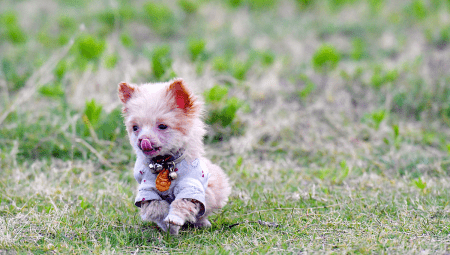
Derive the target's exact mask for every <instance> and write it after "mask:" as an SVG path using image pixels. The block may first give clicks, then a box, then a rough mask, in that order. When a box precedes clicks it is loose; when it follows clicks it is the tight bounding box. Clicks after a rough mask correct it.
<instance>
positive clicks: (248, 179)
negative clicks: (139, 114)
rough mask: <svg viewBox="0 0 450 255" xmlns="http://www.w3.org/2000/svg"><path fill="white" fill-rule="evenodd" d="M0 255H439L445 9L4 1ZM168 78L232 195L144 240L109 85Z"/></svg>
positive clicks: (326, 3) (381, 4)
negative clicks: (199, 124) (191, 107)
mask: <svg viewBox="0 0 450 255" xmlns="http://www.w3.org/2000/svg"><path fill="white" fill-rule="evenodd" d="M0 5H1V6H0V61H1V63H0V64H1V66H0V169H1V171H0V254H15V253H33V254H39V253H95V254H100V253H101V254H103V253H107V254H109V253H119V254H125V253H128V254H129V253H132V254H135V253H195V254H228V253H230V254H236V253H238V254H239V253H252V254H263V253H295V254H299V253H302V254H303V253H319V254H324V253H326V254H335V253H336V254H342V253H350V254H372V253H375V254H381V253H389V254H391V253H394V254H395V253H400V254H419V253H420V254H448V253H450V205H449V201H450V72H449V70H450V69H449V68H450V26H449V25H448V24H450V23H449V21H450V2H449V1H439V0H428V1H427V0H414V1H406V0H405V1H386V0H384V1H383V0H380V1H378V0H275V1H270V0H226V1H219V0H177V1H149V0H147V1H133V2H130V3H129V2H128V1H122V0H111V1H91V0H67V1H63V0H53V1H51V0H35V1H25V0H21V1H12V0H3V1H1V4H0ZM173 77H182V78H184V80H185V81H186V82H187V83H188V84H189V85H190V86H191V87H192V88H193V89H194V90H195V91H196V92H197V93H199V94H201V95H203V96H204V100H205V109H206V111H205V120H206V122H207V123H208V124H209V125H210V127H209V129H208V134H207V137H205V143H206V147H207V156H208V157H209V158H211V159H212V161H213V162H215V163H217V164H219V165H220V166H222V168H223V169H224V170H225V172H226V173H227V174H228V175H229V177H230V179H231V181H232V183H233V191H232V195H231V197H230V201H229V203H228V205H227V206H226V207H225V208H224V209H223V210H222V211H221V212H218V213H217V214H215V215H213V216H212V217H210V219H211V222H212V223H213V226H212V228H210V229H202V230H199V229H193V228H185V229H183V230H182V231H181V234H180V235H179V236H177V237H173V236H169V235H168V234H166V233H163V232H161V231H159V230H158V229H157V227H156V225H155V224H152V223H143V222H142V221H141V220H140V217H139V214H138V210H137V209H138V208H136V207H135V206H134V204H133V201H134V196H135V191H136V188H137V183H136V181H135V180H134V178H133V174H132V168H133V165H134V160H135V158H134V154H133V152H132V149H131V146H130V145H129V143H128V138H127V136H126V133H125V130H124V127H123V122H122V117H121V109H120V102H119V100H118V98H117V85H118V83H119V82H121V81H127V82H133V83H138V84H139V83H144V82H156V81H165V80H169V79H171V78H173Z"/></svg>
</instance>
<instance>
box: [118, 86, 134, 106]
mask: <svg viewBox="0 0 450 255" xmlns="http://www.w3.org/2000/svg"><path fill="white" fill-rule="evenodd" d="M136 89H137V87H136V86H134V85H130V84H128V83H126V82H122V83H120V84H119V91H118V95H119V98H120V101H122V103H124V104H126V103H127V102H128V100H130V98H132V97H133V94H134V93H135V92H136Z"/></svg>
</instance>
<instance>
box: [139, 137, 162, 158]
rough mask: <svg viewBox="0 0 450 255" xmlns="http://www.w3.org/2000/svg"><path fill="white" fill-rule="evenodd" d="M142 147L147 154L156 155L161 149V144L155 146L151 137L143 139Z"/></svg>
mask: <svg viewBox="0 0 450 255" xmlns="http://www.w3.org/2000/svg"><path fill="white" fill-rule="evenodd" d="M140 148H141V150H142V152H143V153H144V154H145V155H149V156H154V155H156V154H158V152H159V151H160V150H161V146H159V147H158V146H153V145H152V143H151V142H150V140H149V139H142V141H141V144H140Z"/></svg>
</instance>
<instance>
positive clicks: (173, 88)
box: [167, 79, 195, 113]
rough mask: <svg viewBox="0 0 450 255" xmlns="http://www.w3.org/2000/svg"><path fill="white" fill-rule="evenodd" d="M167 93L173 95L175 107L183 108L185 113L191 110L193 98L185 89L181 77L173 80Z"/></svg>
mask: <svg viewBox="0 0 450 255" xmlns="http://www.w3.org/2000/svg"><path fill="white" fill-rule="evenodd" d="M167 93H169V94H171V95H172V96H173V98H174V100H175V102H174V103H175V105H176V107H177V108H180V109H183V110H184V112H186V113H188V112H190V111H192V110H193V109H192V108H193V105H194V102H195V98H194V96H193V95H192V94H191V92H189V91H188V90H187V89H186V86H185V85H184V84H183V80H182V79H175V80H173V81H172V83H171V84H170V85H169V87H168V89H167Z"/></svg>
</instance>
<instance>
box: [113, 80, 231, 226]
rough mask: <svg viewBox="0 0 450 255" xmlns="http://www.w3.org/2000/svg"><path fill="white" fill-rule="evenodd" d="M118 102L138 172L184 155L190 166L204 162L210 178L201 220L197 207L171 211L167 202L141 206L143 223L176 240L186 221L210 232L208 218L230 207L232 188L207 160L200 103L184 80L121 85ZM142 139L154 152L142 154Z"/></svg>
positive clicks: (180, 203)
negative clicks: (157, 159) (166, 157)
mask: <svg viewBox="0 0 450 255" xmlns="http://www.w3.org/2000/svg"><path fill="white" fill-rule="evenodd" d="M119 98H120V100H121V101H122V103H123V113H124V118H125V125H126V129H127V132H128V136H129V139H130V143H131V145H132V147H133V149H134V151H135V152H136V155H137V159H136V165H135V167H142V165H145V166H146V167H147V166H148V164H149V163H150V162H151V159H152V158H153V157H155V156H158V155H167V154H175V153H177V152H179V151H183V152H184V155H185V158H186V160H187V161H188V162H192V161H193V160H195V159H197V158H199V159H200V160H202V161H203V162H204V163H205V165H206V167H207V168H208V172H209V173H210V174H211V177H210V179H209V181H208V187H207V189H206V191H205V195H206V196H205V199H206V204H205V213H204V215H203V216H202V217H197V214H198V213H199V211H200V206H199V205H198V203H196V201H193V200H189V199H176V200H174V201H173V202H172V203H171V204H170V205H169V204H168V203H167V202H166V201H146V202H144V203H142V205H141V217H142V219H143V220H145V221H153V222H155V223H156V224H157V225H158V226H159V227H160V228H161V229H162V230H163V231H167V230H170V233H171V234H174V235H176V234H178V231H179V228H180V227H181V226H182V225H183V224H184V223H185V222H186V221H188V222H191V223H193V225H194V226H196V227H208V226H211V223H210V222H209V221H208V215H209V214H210V213H211V212H213V211H214V210H217V209H220V208H222V207H223V206H224V205H225V204H226V203H227V201H228V196H229V194H230V193H231V187H230V186H229V184H228V178H227V176H226V175H225V173H224V172H223V171H222V169H221V168H220V167H219V166H217V165H214V164H212V163H211V162H210V161H209V160H208V159H206V158H203V154H204V147H203V136H204V134H205V125H204V123H203V121H202V120H201V113H202V103H201V101H200V100H199V99H198V98H197V97H196V96H195V95H193V94H192V92H190V91H189V90H188V89H187V87H186V86H185V84H184V82H183V81H182V80H181V79H175V80H173V81H170V82H165V83H153V84H152V83H148V84H144V85H141V86H136V85H132V84H127V83H121V84H119ZM161 125H162V126H161ZM165 126H166V128H164V127H165ZM143 139H146V140H147V141H149V143H150V144H151V147H152V150H150V151H149V150H143V148H144V149H145V148H146V147H145V146H142V140H143ZM169 211H171V212H172V213H171V214H170V216H168V214H169Z"/></svg>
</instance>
